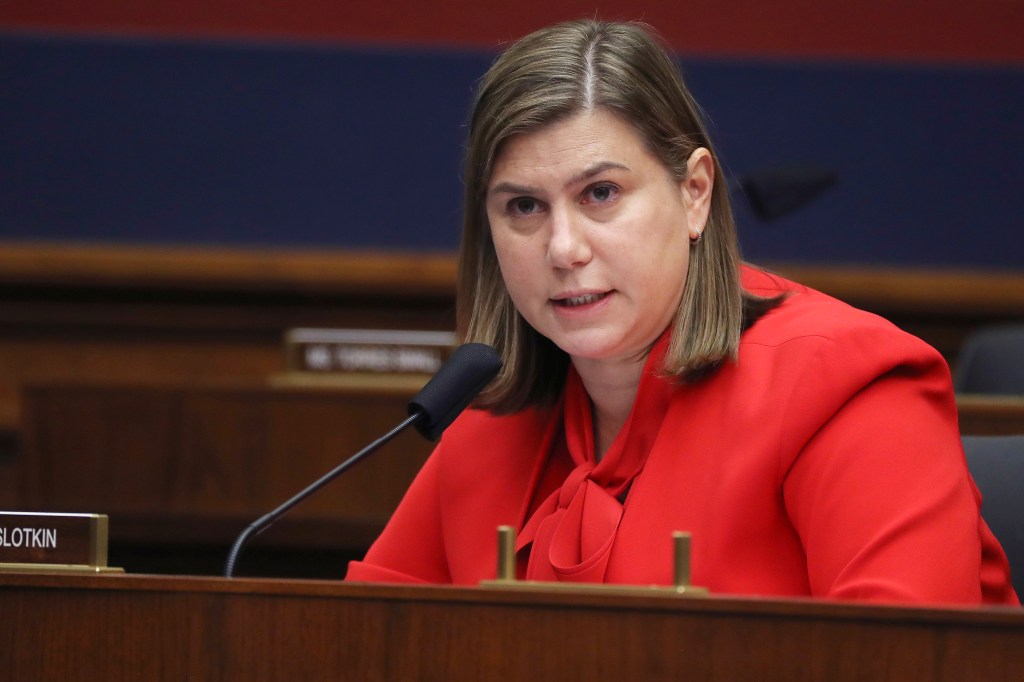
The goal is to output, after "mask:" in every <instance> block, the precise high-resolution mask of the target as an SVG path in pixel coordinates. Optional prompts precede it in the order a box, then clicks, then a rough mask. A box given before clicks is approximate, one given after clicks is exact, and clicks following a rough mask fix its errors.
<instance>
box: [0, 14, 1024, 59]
mask: <svg viewBox="0 0 1024 682" xmlns="http://www.w3.org/2000/svg"><path fill="white" fill-rule="evenodd" d="M611 7H612V9H602V8H601V6H600V5H596V6H595V4H594V3H593V2H580V1H578V0H519V1H518V2H515V3H487V2H481V0H448V1H446V2H443V3H431V2H429V0H428V1H423V0H420V1H418V2H412V1H408V0H402V1H396V2H391V3H386V2H381V1H380V0H262V1H261V2H252V0H177V1H176V2H172V1H170V0H149V1H146V2H140V1H139V0H91V1H90V2H88V3H84V2H82V1H81V0H50V1H48V2H5V3H0V26H2V27H6V28H15V29H27V30H44V31H59V32H73V33H101V34H111V33H113V34H135V35H157V36H168V37H201V38H214V39H216V38H238V37H242V38H247V39H248V38H267V39H287V40H293V39H298V40H316V41H320V40H325V41H341V42H358V43H371V44H377V43H383V44H405V45H421V46H444V47H471V48H481V47H482V48H488V49H490V48H494V47H496V46H498V45H500V44H501V43H503V42H506V41H508V40H510V39H513V38H515V37H518V36H520V35H523V34H525V33H527V32H529V31H530V30H532V29H534V28H537V27H539V26H542V25H545V24H548V23H551V22H553V21H557V20H561V19H567V18H574V17H579V16H595V15H596V16H599V17H601V18H607V19H644V20H646V21H648V22H649V23H651V24H652V25H654V26H655V27H656V28H657V29H658V30H659V31H660V32H661V33H662V34H663V35H664V36H665V38H666V39H667V40H668V41H669V42H670V43H671V44H672V45H673V47H674V48H675V49H676V50H678V51H679V52H680V53H683V54H688V55H708V56H737V57H779V58H797V59H804V58H806V59H831V58H836V59H855V60H860V59H867V60H892V61H924V62H944V63H968V64H970V63H978V64H1024V38H1022V36H1024V1H1022V0H971V1H970V2H965V1H964V0H886V1H884V2H866V1H865V0H824V1H823V0H776V1H774V2H771V1H768V0H731V1H728V0H727V1H723V0H689V1H686V2H657V3H656V2H642V1H640V0H620V1H618V2H615V3H612V4H611Z"/></svg>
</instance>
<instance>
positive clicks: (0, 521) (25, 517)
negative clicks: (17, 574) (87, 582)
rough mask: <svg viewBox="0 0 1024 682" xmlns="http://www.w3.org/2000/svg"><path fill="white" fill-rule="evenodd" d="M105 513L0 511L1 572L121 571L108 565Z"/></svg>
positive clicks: (106, 520)
mask: <svg viewBox="0 0 1024 682" xmlns="http://www.w3.org/2000/svg"><path fill="white" fill-rule="evenodd" d="M107 524H108V519H107V516H106V515H105V514H49V513H42V512H0V570H7V571H11V570H20V571H21V570H57V571H90V572H105V571H120V570H121V569H113V568H109V567H108V566H107Z"/></svg>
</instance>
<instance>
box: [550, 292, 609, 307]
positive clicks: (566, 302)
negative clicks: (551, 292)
mask: <svg viewBox="0 0 1024 682" xmlns="http://www.w3.org/2000/svg"><path fill="white" fill-rule="evenodd" d="M607 295H608V294H607V292H606V293H603V294H584V295H583V296H570V297H569V298H560V299H556V300H555V301H554V303H555V305H559V306H562V307H564V308H576V307H578V306H581V305H587V304H588V303H597V302H598V301H600V300H601V299H603V298H604V297H606V296H607Z"/></svg>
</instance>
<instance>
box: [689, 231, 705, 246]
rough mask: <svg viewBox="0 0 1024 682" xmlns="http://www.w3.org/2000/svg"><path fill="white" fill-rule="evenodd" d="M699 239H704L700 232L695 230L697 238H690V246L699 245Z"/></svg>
mask: <svg viewBox="0 0 1024 682" xmlns="http://www.w3.org/2000/svg"><path fill="white" fill-rule="evenodd" d="M701 239H704V233H703V232H702V231H701V230H697V236H696V237H690V245H691V246H697V245H698V244H700V240H701Z"/></svg>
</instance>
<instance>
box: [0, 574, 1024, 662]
mask: <svg viewBox="0 0 1024 682" xmlns="http://www.w3.org/2000/svg"><path fill="white" fill-rule="evenodd" d="M0 612H2V613H3V618H0V670H2V671H3V673H4V676H5V679H11V680H30V679H52V680H56V679H96V680H110V681H115V682H116V681H117V680H159V679H164V680H185V679H193V680H246V681H248V682H251V681H256V680H314V679H332V680H360V681H361V682H373V681H374V680H415V679H423V680H538V681H544V680H554V681H557V682H564V681H565V680H599V679H609V680H660V679H690V680H704V681H708V682H714V681H715V680H728V681H729V682H734V681H736V680H787V681H799V680H831V681H833V682H843V681H845V680H872V681H874V682H879V681H884V680H912V681H913V682H923V681H927V680H985V681H986V682H996V681H998V680H1018V679H1020V672H1021V670H1024V611H1022V610H1020V609H1008V608H1003V609H987V610H980V609H925V608H906V607H881V606H864V605H852V604H838V603H823V602H810V601H773V600H750V599H735V598H714V597H712V598H707V599H684V598H679V597H673V596H658V595H650V596H638V597H635V596H615V595H603V594H587V593H559V594H554V593H549V594H539V593H531V594H523V593H513V592H507V591H489V590H482V589H457V588H440V587H389V586H370V585H347V584H343V583H334V582H316V581H268V580H259V581H257V580H233V581H227V580H223V579H216V578H207V579H200V578H157V577H151V576H120V577H118V576H112V577H65V576H60V577H56V576H20V575H0Z"/></svg>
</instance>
